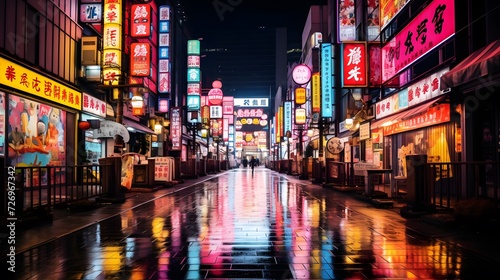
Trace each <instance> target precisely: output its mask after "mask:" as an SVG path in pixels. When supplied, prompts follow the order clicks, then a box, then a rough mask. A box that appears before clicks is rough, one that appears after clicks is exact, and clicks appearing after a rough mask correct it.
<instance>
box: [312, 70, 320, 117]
mask: <svg viewBox="0 0 500 280" xmlns="http://www.w3.org/2000/svg"><path fill="white" fill-rule="evenodd" d="M311 84H312V85H311V88H312V111H313V113H319V112H320V111H321V81H320V76H319V72H316V73H314V74H312V82H311Z"/></svg>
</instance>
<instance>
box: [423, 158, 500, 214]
mask: <svg viewBox="0 0 500 280" xmlns="http://www.w3.org/2000/svg"><path fill="white" fill-rule="evenodd" d="M426 168H427V172H428V173H427V174H429V180H426V182H427V183H428V184H429V186H428V188H427V189H428V190H429V194H430V198H431V201H430V202H431V203H432V204H434V205H436V206H441V207H446V208H453V206H454V204H455V203H456V202H458V201H460V200H462V199H465V198H488V199H491V200H493V201H494V202H495V203H496V205H497V207H498V206H500V197H499V195H500V194H499V188H500V162H493V161H481V162H445V163H426Z"/></svg>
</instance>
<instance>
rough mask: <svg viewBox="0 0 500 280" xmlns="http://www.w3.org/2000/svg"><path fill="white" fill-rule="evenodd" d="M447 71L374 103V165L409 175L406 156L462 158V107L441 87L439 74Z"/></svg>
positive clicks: (434, 159)
mask: <svg viewBox="0 0 500 280" xmlns="http://www.w3.org/2000/svg"><path fill="white" fill-rule="evenodd" d="M444 72H446V70H443V71H439V72H437V73H435V74H433V75H430V76H428V77H426V78H424V79H423V80H421V81H418V82H417V83H414V84H412V85H411V86H409V87H408V88H406V89H403V90H401V91H400V92H398V93H396V94H393V95H391V96H390V97H388V98H386V99H383V100H382V101H380V102H378V103H376V104H375V108H376V120H374V121H372V122H371V125H370V126H371V127H370V130H371V137H370V138H371V139H370V141H371V145H370V146H371V151H370V152H371V157H372V159H373V163H374V164H377V165H378V166H380V167H381V168H389V169H392V170H393V175H394V176H399V177H406V175H407V174H406V156H407V155H415V154H418V155H422V154H424V155H427V160H428V162H451V161H457V160H459V159H460V153H461V152H462V147H461V134H462V133H461V128H460V127H461V126H460V113H459V111H460V110H457V108H458V107H457V106H456V105H453V104H450V103H449V100H448V99H449V98H448V97H447V96H445V95H444V93H443V91H442V90H440V89H439V77H440V76H441V75H442V74H443V73H444ZM367 148H368V147H367ZM450 176H452V175H451V174H450Z"/></svg>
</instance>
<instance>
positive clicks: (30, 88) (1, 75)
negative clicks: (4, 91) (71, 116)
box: [0, 57, 82, 110]
mask: <svg viewBox="0 0 500 280" xmlns="http://www.w3.org/2000/svg"><path fill="white" fill-rule="evenodd" d="M0 84H3V85H6V86H9V87H12V88H15V89H17V90H22V91H25V92H27V93H30V94H33V95H34V96H37V97H40V98H43V99H46V100H50V101H52V102H55V103H58V104H61V105H65V106H68V107H70V108H73V109H76V110H81V109H82V95H81V93H80V92H78V91H76V90H73V89H71V88H69V87H67V86H65V85H63V84H61V83H58V82H56V81H54V80H52V79H49V78H47V77H45V76H43V75H41V74H39V73H36V72H34V71H31V70H29V69H28V68H26V67H23V66H21V65H19V64H16V63H14V62H11V61H9V60H7V59H4V58H1V57H0Z"/></svg>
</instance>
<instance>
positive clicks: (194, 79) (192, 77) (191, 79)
mask: <svg viewBox="0 0 500 280" xmlns="http://www.w3.org/2000/svg"><path fill="white" fill-rule="evenodd" d="M187 82H188V83H199V82H200V69H199V68H190V69H188V70H187Z"/></svg>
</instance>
